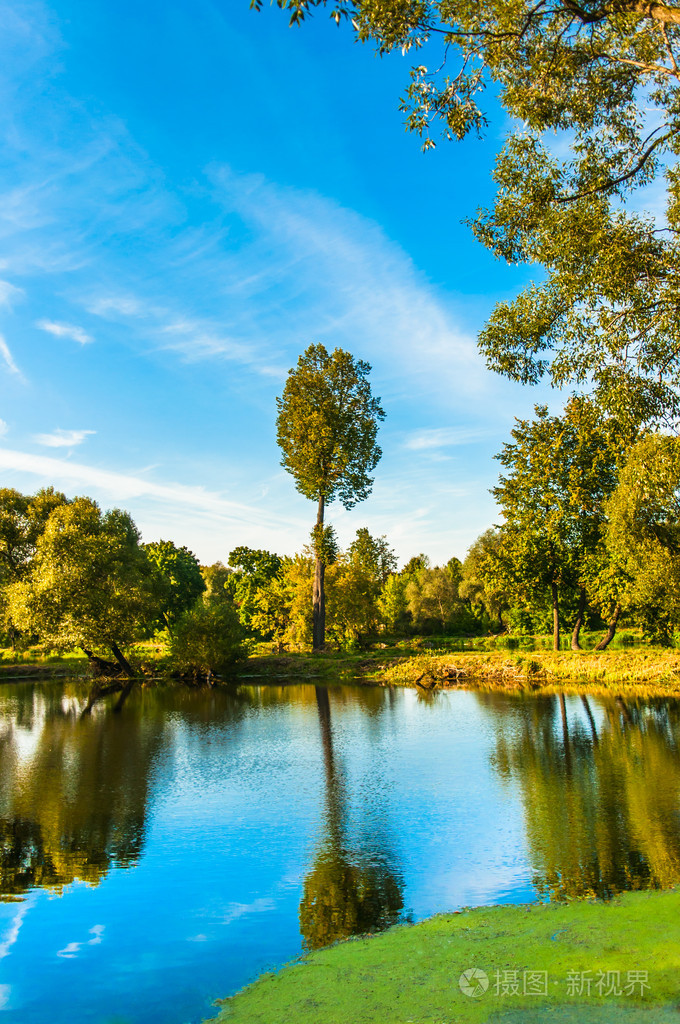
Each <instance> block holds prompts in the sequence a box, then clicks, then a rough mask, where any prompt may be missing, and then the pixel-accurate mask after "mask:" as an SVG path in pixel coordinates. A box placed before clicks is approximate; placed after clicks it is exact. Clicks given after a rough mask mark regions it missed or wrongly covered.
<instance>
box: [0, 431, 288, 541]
mask: <svg viewBox="0 0 680 1024" xmlns="http://www.w3.org/2000/svg"><path fill="white" fill-rule="evenodd" d="M0 469H5V470H16V471H18V472H21V473H26V474H30V475H32V476H38V477H41V478H43V479H45V480H46V481H49V482H50V483H53V484H55V485H56V486H59V487H67V486H68V485H71V486H85V487H88V488H91V489H94V490H96V491H97V492H103V493H104V494H106V495H111V496H113V497H114V498H115V500H116V502H122V501H128V500H130V499H135V498H140V497H150V498H155V499H160V501H161V502H162V503H164V504H165V505H171V506H172V507H179V508H180V509H181V510H182V512H183V513H184V514H186V510H187V509H193V510H195V511H200V512H201V513H202V514H203V515H204V516H206V515H209V516H213V517H216V518H223V517H227V516H228V517H230V518H232V519H234V520H236V521H238V522H239V523H246V524H252V523H257V524H259V525H262V526H267V527H271V528H278V529H281V527H282V526H283V525H289V522H290V521H289V520H288V519H287V518H286V517H285V516H281V515H278V514H277V512H276V511H275V510H274V511H272V512H271V513H268V512H263V511H262V510H260V509H258V508H256V507H253V506H250V505H245V504H243V503H241V502H236V501H231V500H229V499H228V498H225V497H224V496H223V495H221V494H218V493H216V492H214V491H208V490H206V488H204V487H192V486H187V485H185V484H175V483H158V482H155V481H152V480H147V479H145V478H144V477H140V476H133V475H131V474H126V473H116V472H113V471H112V470H108V469H100V468H99V467H97V466H88V465H85V464H83V463H77V462H71V461H70V460H67V459H57V458H53V457H51V456H47V455H31V454H29V453H27V452H20V451H14V450H12V449H9V448H0Z"/></svg>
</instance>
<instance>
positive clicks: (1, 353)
mask: <svg viewBox="0 0 680 1024" xmlns="http://www.w3.org/2000/svg"><path fill="white" fill-rule="evenodd" d="M0 357H2V359H3V362H4V363H5V366H6V367H7V369H8V370H9V372H10V373H13V374H15V375H16V376H17V377H21V378H22V379H23V374H22V372H21V370H20V369H19V367H18V366H17V364H16V363H15V362H14V356H13V355H12V353H11V352H10V349H9V345H8V344H7V342H6V341H5V339H4V337H3V336H2V334H0Z"/></svg>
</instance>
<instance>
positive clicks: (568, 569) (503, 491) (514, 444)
mask: <svg viewBox="0 0 680 1024" xmlns="http://www.w3.org/2000/svg"><path fill="white" fill-rule="evenodd" d="M535 412H536V417H535V419H534V420H516V425H515V427H514V429H513V430H512V431H511V433H512V438H513V440H512V441H511V442H509V443H507V444H505V445H504V446H503V451H502V452H501V453H500V455H498V456H497V458H498V459H499V460H500V462H501V463H502V464H503V466H505V467H507V468H508V470H509V472H508V474H507V476H501V477H500V479H499V483H498V486H497V487H495V488H494V490H493V494H494V496H495V497H496V500H497V501H498V503H499V505H500V508H501V511H502V513H503V516H504V519H505V523H504V526H503V528H502V530H501V533H500V542H499V544H498V546H497V549H496V552H495V553H494V555H493V558H490V557H489V556H487V557H486V558H485V561H484V564H485V566H486V571H487V572H488V573H489V583H490V585H492V586H495V587H498V588H499V589H500V590H501V591H510V592H511V593H513V594H514V595H516V597H517V598H519V602H520V604H523V605H524V606H525V607H526V608H527V609H530V608H532V607H536V605H540V604H541V603H543V602H544V601H545V598H546V596H547V594H548V593H549V594H550V604H551V606H552V609H553V617H554V622H553V624H554V633H555V644H556V645H557V644H558V639H559V606H558V601H559V594H560V591H561V592H562V594H563V595H564V596H566V595H568V594H569V592H570V591H571V592H572V593H573V592H574V590H575V589H578V588H585V587H586V583H587V582H588V580H590V581H591V582H592V572H591V573H590V576H588V572H587V568H590V569H591V570H592V565H590V566H589V567H587V566H586V553H588V552H591V553H592V552H593V551H595V550H596V549H597V548H598V546H599V547H600V549H601V550H603V547H602V541H603V528H604V522H605V499H606V498H607V496H608V495H609V494H611V492H612V491H613V489H614V487H615V486H616V481H617V461H618V459H619V458H620V455H621V451H622V448H623V439H624V438H627V437H629V436H630V434H629V432H628V431H626V430H623V431H622V429H621V428H620V426H619V424H618V422H617V421H616V420H614V419H612V418H609V419H605V420H602V419H601V418H600V417H599V415H598V411H597V409H596V408H595V407H594V406H593V405H592V403H591V402H589V401H588V400H586V399H583V398H572V399H571V400H570V401H569V402H568V403H567V406H566V408H565V411H564V415H563V416H561V417H558V416H549V415H548V410H547V407H546V406H536V408H535ZM604 568H606V566H605V565H601V566H600V569H601V570H602V571H604Z"/></svg>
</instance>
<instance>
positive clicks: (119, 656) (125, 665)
mask: <svg viewBox="0 0 680 1024" xmlns="http://www.w3.org/2000/svg"><path fill="white" fill-rule="evenodd" d="M111 650H112V652H113V656H114V658H115V659H116V661H117V662H118V664H119V665H120V667H121V668H122V670H123V672H124V673H125V675H126V676H134V674H135V670H134V669H133V667H132V665H131V664H130V662H129V661H128V660H127V658H126V657H125V655H124V654H123V652H122V651H121V649H120V647H119V646H118V644H114V643H112V644H111Z"/></svg>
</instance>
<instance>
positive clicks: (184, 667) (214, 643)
mask: <svg viewBox="0 0 680 1024" xmlns="http://www.w3.org/2000/svg"><path fill="white" fill-rule="evenodd" d="M243 641H244V629H243V626H242V625H241V623H240V621H239V616H238V612H237V610H236V609H235V608H234V606H233V605H232V604H231V603H230V602H229V601H224V600H221V601H203V600H199V601H198V603H197V604H196V605H194V607H193V608H192V609H191V610H190V611H188V612H184V614H183V615H181V616H180V617H179V619H178V620H177V623H176V626H175V632H174V635H173V636H172V637H171V638H170V658H171V661H172V664H173V667H174V668H176V669H178V670H179V671H180V672H197V673H200V674H206V673H208V672H216V673H218V674H219V675H223V674H225V673H227V672H229V670H230V669H232V668H233V667H234V665H235V664H236V662H237V661H240V660H241V659H242V658H243V657H245V653H246V652H245V647H244V643H243Z"/></svg>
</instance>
